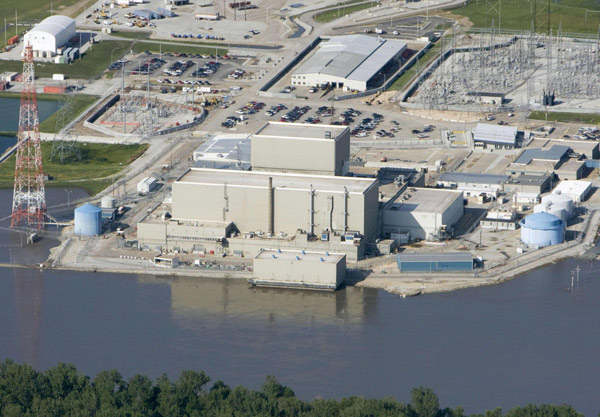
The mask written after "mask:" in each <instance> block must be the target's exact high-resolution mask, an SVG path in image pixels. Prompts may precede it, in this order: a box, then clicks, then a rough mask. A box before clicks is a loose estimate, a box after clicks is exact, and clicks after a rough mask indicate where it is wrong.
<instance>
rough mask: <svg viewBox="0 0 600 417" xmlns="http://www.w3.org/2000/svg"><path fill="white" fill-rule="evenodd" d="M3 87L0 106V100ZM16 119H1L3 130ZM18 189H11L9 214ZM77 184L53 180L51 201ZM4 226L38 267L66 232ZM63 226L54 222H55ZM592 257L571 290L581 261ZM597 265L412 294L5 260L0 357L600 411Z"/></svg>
mask: <svg viewBox="0 0 600 417" xmlns="http://www.w3.org/2000/svg"><path fill="white" fill-rule="evenodd" d="M3 100H5V99H0V109H1V108H2V107H1V106H2V102H3ZM8 129H10V127H6V126H1V125H0V130H8ZM11 193H12V190H0V218H6V217H7V216H8V215H9V214H10V208H11ZM84 195H85V193H84V192H83V191H81V190H72V191H71V190H67V191H65V190H64V189H52V188H50V189H47V201H48V207H49V212H50V213H51V214H53V215H54V216H55V217H58V218H59V219H67V218H69V217H70V216H72V208H73V207H72V206H71V207H62V208H56V207H55V206H56V205H57V204H59V203H64V202H65V201H67V197H69V198H70V200H71V201H74V200H76V199H77V198H79V197H83V196H84ZM8 225H9V223H8V220H6V219H5V220H4V221H1V222H0V262H4V263H7V262H10V261H12V262H21V263H27V264H30V265H35V264H37V263H39V262H41V261H43V260H44V259H45V258H46V257H47V255H48V251H49V249H50V247H52V246H54V245H56V244H57V241H56V240H55V239H53V238H52V236H51V234H50V235H49V236H43V237H42V240H41V241H40V242H38V243H36V244H35V245H34V246H28V245H24V246H21V240H20V236H19V235H17V234H14V233H12V232H9V231H8V230H7V229H6V228H7V227H8ZM48 230H49V231H52V227H49V228H48ZM577 265H579V266H580V267H581V272H580V278H579V282H576V285H575V287H574V288H573V290H572V291H570V288H569V287H570V284H571V278H570V277H571V271H572V270H573V269H574V268H575V267H576V266H577ZM599 299H600V263H598V262H596V263H590V262H576V261H574V260H569V261H565V262H561V263H559V264H556V265H551V266H548V267H546V268H544V269H540V270H538V271H535V272H532V273H530V274H527V275H526V276H523V277H520V278H518V279H515V280H512V281H510V282H506V283H503V284H500V285H496V286H488V287H481V288H474V289H468V290H462V291H457V292H453V293H447V294H432V295H425V296H420V297H415V298H408V299H402V298H399V297H397V296H394V295H391V294H388V293H385V292H383V291H378V290H373V289H360V288H346V289H343V290H340V291H337V292H335V293H321V292H313V291H293V290H270V289H250V288H248V286H247V284H246V283H245V282H244V281H243V280H237V281H236V280H228V279H203V278H163V277H153V276H140V275H133V274H131V275H116V274H106V273H81V272H66V271H53V270H46V271H41V270H39V269H24V268H0V323H1V325H0V326H1V327H0V328H1V330H2V331H0V358H11V359H13V360H16V361H18V362H27V363H30V364H31V365H33V366H34V367H36V368H37V369H41V370H43V369H45V368H48V367H50V366H54V365H55V364H56V363H57V362H71V363H73V364H75V365H76V366H77V367H78V368H79V369H80V370H81V371H82V372H84V373H86V374H88V375H92V376H93V375H95V374H96V373H98V372H99V371H101V370H104V369H112V368H117V369H118V370H119V371H120V372H121V373H122V374H123V375H124V376H125V377H130V376H133V375H134V374H135V373H138V372H139V373H144V374H147V375H149V376H150V377H152V378H156V377H158V376H159V375H160V374H162V373H163V372H166V373H168V374H169V375H170V376H171V377H177V376H178V374H179V372H181V370H183V369H196V370H204V371H205V372H207V373H208V375H210V376H211V377H212V379H213V380H217V379H222V380H224V381H225V382H226V383H227V384H229V385H232V386H235V385H238V384H242V385H245V386H248V387H252V388H259V387H260V385H261V383H262V382H263V380H264V378H265V376H266V375H268V374H273V375H275V376H276V377H277V378H278V379H279V380H280V382H282V383H284V384H286V385H289V386H291V387H292V388H293V389H294V391H295V392H296V394H297V395H298V396H299V397H300V398H302V399H305V400H310V399H312V398H314V397H316V396H322V397H334V398H341V397H343V396H350V395H362V396H367V397H383V396H387V395H392V396H394V397H396V398H397V399H398V400H400V401H408V400H409V395H410V389H411V388H412V387H415V386H419V385H423V386H427V387H431V388H433V389H434V390H435V392H436V393H437V394H438V395H439V397H440V402H441V404H442V406H443V407H446V406H448V407H456V406H459V405H460V406H463V407H464V408H465V410H466V412H467V413H475V412H483V411H484V410H486V409H493V408H495V407H497V406H502V407H503V408H505V409H508V408H510V407H514V406H517V405H525V404H527V403H530V402H534V403H555V404H560V403H567V404H571V405H573V406H574V407H575V408H576V409H577V410H578V411H580V412H583V413H585V414H586V415H587V416H595V415H597V414H598V412H599V411H600V383H599V382H598V375H600V307H599V306H598V300H599Z"/></svg>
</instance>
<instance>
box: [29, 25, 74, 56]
mask: <svg viewBox="0 0 600 417" xmlns="http://www.w3.org/2000/svg"><path fill="white" fill-rule="evenodd" d="M75 34H76V32H75V20H74V19H71V18H70V17H67V16H60V15H55V16H50V17H47V18H45V19H44V20H42V21H41V22H40V23H38V24H37V25H35V26H34V27H33V29H31V30H30V31H29V32H27V33H26V34H25V37H24V42H23V43H24V45H25V46H27V45H28V44H31V46H32V47H33V55H34V56H37V57H42V58H51V57H52V56H54V55H56V49H57V48H60V47H61V46H63V45H65V44H66V43H67V42H69V40H70V39H71V38H72V37H73V36H75Z"/></svg>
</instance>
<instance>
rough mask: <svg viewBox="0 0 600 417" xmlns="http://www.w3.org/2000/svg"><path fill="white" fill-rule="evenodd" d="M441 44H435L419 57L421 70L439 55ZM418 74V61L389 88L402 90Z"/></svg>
mask: <svg viewBox="0 0 600 417" xmlns="http://www.w3.org/2000/svg"><path fill="white" fill-rule="evenodd" d="M441 47H442V46H441V44H439V43H436V44H434V45H433V46H432V47H431V49H429V50H428V51H427V52H425V54H424V55H423V56H422V57H421V58H419V66H420V67H421V68H420V69H421V70H424V69H425V67H426V66H427V65H429V63H430V62H431V61H433V60H434V59H435V58H436V57H437V55H438V54H439V53H440V49H441ZM415 75H417V66H416V63H415V65H413V66H412V67H410V68H409V69H408V70H407V71H406V72H405V73H404V74H402V75H401V76H400V77H398V79H397V80H396V81H394V83H393V84H392V85H391V86H390V88H389V89H388V90H391V91H401V90H402V89H404V87H406V85H407V84H408V83H409V82H411V81H412V79H413V78H414V76H415Z"/></svg>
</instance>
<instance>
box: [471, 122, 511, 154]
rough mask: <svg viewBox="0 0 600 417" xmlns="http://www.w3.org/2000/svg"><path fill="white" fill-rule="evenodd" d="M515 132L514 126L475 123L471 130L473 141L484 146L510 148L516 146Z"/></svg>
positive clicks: (476, 144)
mask: <svg viewBox="0 0 600 417" xmlns="http://www.w3.org/2000/svg"><path fill="white" fill-rule="evenodd" d="M517 133H518V132H517V128H516V127H512V126H499V125H490V124H487V123H477V126H475V130H473V143H474V145H475V146H482V147H484V148H487V147H488V146H489V147H495V148H496V149H502V148H504V149H512V148H514V147H516V146H517Z"/></svg>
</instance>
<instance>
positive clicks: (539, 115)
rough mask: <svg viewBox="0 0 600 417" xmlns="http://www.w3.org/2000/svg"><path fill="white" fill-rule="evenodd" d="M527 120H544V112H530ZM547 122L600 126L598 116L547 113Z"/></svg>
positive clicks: (599, 117)
mask: <svg viewBox="0 0 600 417" xmlns="http://www.w3.org/2000/svg"><path fill="white" fill-rule="evenodd" d="M529 118H530V119H534V120H546V112H543V111H534V112H531V113H530V114H529ZM548 121H552V122H563V123H569V122H572V123H585V124H600V114H585V113H562V112H561V113H559V112H548Z"/></svg>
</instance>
